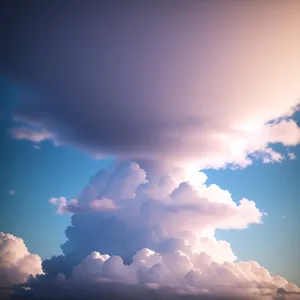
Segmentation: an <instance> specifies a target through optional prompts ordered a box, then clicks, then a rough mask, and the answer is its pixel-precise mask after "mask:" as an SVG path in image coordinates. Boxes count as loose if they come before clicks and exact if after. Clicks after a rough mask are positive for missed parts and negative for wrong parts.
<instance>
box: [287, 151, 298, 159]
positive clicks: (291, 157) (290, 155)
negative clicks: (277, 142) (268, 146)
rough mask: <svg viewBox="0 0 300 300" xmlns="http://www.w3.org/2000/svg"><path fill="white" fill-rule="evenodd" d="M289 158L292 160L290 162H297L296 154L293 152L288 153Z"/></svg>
mask: <svg viewBox="0 0 300 300" xmlns="http://www.w3.org/2000/svg"><path fill="white" fill-rule="evenodd" d="M288 156H289V159H290V160H295V159H296V154H295V153H293V152H289V153H288Z"/></svg>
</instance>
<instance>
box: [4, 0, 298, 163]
mask: <svg viewBox="0 0 300 300" xmlns="http://www.w3.org/2000/svg"><path fill="white" fill-rule="evenodd" d="M240 3H241V2H240V1H235V0H230V1H226V2H223V1H176V0H175V1H135V0H130V1H126V2H124V1H117V0H114V1H88V2H83V1H63V2H61V1H43V2H41V1H34V0H30V1H26V3H25V2H22V3H20V2H19V1H5V3H4V5H3V7H2V11H1V19H2V23H3V24H2V26H1V40H2V41H5V42H4V43H3V48H2V53H1V58H0V70H1V72H2V73H3V74H4V75H5V76H8V77H10V78H12V79H13V80H15V81H16V82H19V83H21V84H23V85H25V86H26V87H27V88H28V89H29V90H31V91H32V93H31V95H27V96H26V97H24V98H26V99H21V101H20V102H21V105H20V106H19V107H18V109H16V111H15V114H14V115H15V120H16V121H18V123H16V128H14V129H13V130H12V134H13V136H14V137H15V138H18V139H28V140H31V141H35V142H39V141H42V140H43V139H50V140H51V139H52V140H53V142H54V143H55V144H64V143H68V144H69V143H70V144H72V145H75V146H76V147H79V148H80V149H82V150H85V151H89V152H90V153H93V154H97V155H115V156H118V157H121V158H127V159H128V158H129V159H138V158H141V159H156V160H160V161H162V160H172V159H175V158H176V160H186V159H196V158H197V159H199V158H200V160H202V159H204V162H203V161H201V165H205V166H212V165H213V166H218V167H219V166H223V165H224V163H229V162H233V163H237V164H241V165H247V164H249V163H251V162H250V161H249V160H245V157H246V156H247V150H249V151H250V152H251V151H255V150H257V149H259V148H264V147H265V144H266V143H268V142H269V136H268V137H265V136H264V135H265V133H264V132H263V133H262V134H263V137H260V141H259V143H258V144H255V146H252V145H251V147H250V145H246V146H245V149H244V148H243V147H242V148H241V149H239V148H237V147H233V148H234V150H232V149H231V148H230V147H229V145H230V143H231V141H232V140H236V138H242V140H241V143H239V145H241V144H242V145H243V143H244V140H243V138H245V139H247V140H249V139H250V140H251V138H252V139H253V137H252V136H251V137H249V136H245V137H243V136H242V137H241V134H240V133H238V134H237V133H236V132H235V130H236V128H237V129H238V131H239V130H240V128H242V129H241V130H242V131H243V130H244V129H243V128H245V127H247V126H249V123H250V125H251V124H252V123H253V119H254V123H255V124H256V123H258V124H264V122H266V121H268V120H269V119H270V118H277V117H279V116H280V115H285V114H288V113H290V107H291V106H293V105H294V104H295V101H296V98H298V96H299V94H297V93H299V90H298V83H297V88H295V86H294V80H293V78H297V76H294V75H293V74H294V73H293V72H294V71H293V69H289V68H290V66H292V65H290V64H289V63H288V62H289V60H292V59H293V66H295V68H296V66H297V62H298V60H297V59H294V58H293V55H292V54H293V53H291V52H290V50H289V52H288V55H287V50H286V49H285V48H284V49H281V47H283V46H282V42H281V38H282V37H284V38H285V39H286V36H287V35H286V31H282V30H283V29H282V28H286V27H285V24H286V23H285V20H286V14H288V13H289V12H291V13H290V14H289V21H290V24H291V26H292V21H293V20H298V19H299V18H298V19H297V11H298V10H297V9H295V6H297V5H296V4H295V3H292V2H291V3H290V5H287V6H285V7H284V8H285V9H284V10H282V9H281V8H282V7H281V4H280V2H279V1H276V3H275V2H274V1H272V3H275V4H274V10H275V11H277V10H278V11H279V16H278V18H274V16H273V15H272V12H271V11H270V10H269V5H268V3H269V2H268V1H265V2H262V3H261V4H260V6H259V10H257V8H256V6H255V5H252V2H251V1H247V2H246V3H245V4H243V5H241V4H240ZM233 10H234V11H235V13H231V12H232V11H233ZM270 14H271V15H270ZM266 20H268V21H267V22H266ZM295 22H296V21H295ZM249 24H252V25H253V26H252V25H251V26H249ZM260 24H262V26H260ZM250 27H251V30H250V31H249V28H250ZM262 28H263V29H264V30H262ZM277 29H278V30H277ZM274 30H275V32H276V34H273V32H274ZM294 31H295V32H294ZM296 31H297V26H292V27H291V28H289V29H288V30H287V32H289V34H290V35H291V37H292V36H294V35H295V36H296ZM258 32H259V34H258ZM269 39H270V41H269ZM261 41H264V42H265V43H266V44H267V45H270V47H266V48H264V49H262V48H261V47H260V48H256V47H257V46H256V45H260V44H261ZM285 41H286V42H285V43H284V44H289V41H287V40H285ZM292 41H293V40H292V39H291V41H290V42H291V43H292ZM277 45H278V47H277ZM253 47H254V48H253ZM269 48H270V49H269ZM290 48H293V47H292V44H291V47H290ZM290 48H288V49H290ZM294 48H295V51H296V50H297V47H296V46H295V47H294ZM294 48H293V49H294ZM274 49H276V51H275V50H274ZM277 49H278V50H277ZM270 51H271V52H272V55H274V56H276V57H275V58H274V59H272V60H271V61H270V59H269V57H270ZM274 51H275V52H276V53H275V54H274ZM277 52H278V53H277ZM296 52H297V51H296ZM298 52H299V51H298ZM298 52H297V55H298ZM254 53H258V54H257V55H256V54H255V55H254ZM261 57H263V58H264V59H263V60H261ZM272 57H273V56H272ZM245 62H247V64H246V63H245ZM263 62H264V63H263ZM274 62H276V63H277V62H278V65H276V70H273V69H274V68H275V67H274ZM248 63H249V66H248ZM269 63H270V65H269ZM281 64H283V66H282V65H281ZM253 65H255V66H257V68H258V67H259V68H261V70H260V69H257V70H253V69H252V66H253ZM285 68H288V69H287V70H285ZM291 68H292V67H291ZM293 68H294V67H293ZM278 69H280V72H278V71H277V70H278ZM267 71H268V72H271V73H270V76H266V73H265V72H267ZM273 71H274V72H273ZM228 74H231V75H230V76H229V75H228ZM259 74H261V76H262V77H261V78H260V77H259V76H258V75H259ZM272 74H279V75H278V78H277V77H276V78H273V77H272V76H273V75H272ZM271 75H272V76H271ZM243 76H245V78H243ZM276 76H277V75H276ZM271 77H272V80H271V82H268V81H266V78H271ZM290 77H291V80H289V81H288V82H289V83H288V84H287V85H286V84H284V86H287V89H289V88H290V91H293V92H291V93H289V94H290V96H289V97H288V99H279V98H278V99H277V100H278V101H276V99H275V98H274V95H273V90H274V89H273V87H274V86H276V85H277V83H279V82H282V81H283V80H286V78H290ZM254 79H255V80H254ZM273 79H274V80H273ZM261 80H264V81H265V83H264V85H265V86H264V89H263V90H264V91H266V92H265V94H264V95H261V94H260V92H259V91H261ZM289 85H290V87H289ZM295 89H296V90H297V91H296V90H295ZM253 91H254V92H253ZM294 91H295V93H294ZM252 93H254V94H252ZM277 94H282V93H277ZM294 95H295V96H294ZM294 97H295V98H294ZM248 98H249V99H250V100H251V101H250V100H249V99H248ZM262 99H263V101H261V100H262ZM262 103H265V104H264V105H262ZM270 103H277V104H276V105H270ZM270 106H271V107H272V110H270ZM258 111H260V113H258ZM258 117H259V118H258ZM257 118H258V119H257ZM244 123H245V124H244ZM291 126H292V125H291ZM297 133H298V132H297V131H295V134H297ZM243 134H247V132H246V133H245V132H242V135H243ZM293 135H294V133H293ZM256 136H257V135H256ZM227 141H230V142H229V143H228V142H227ZM281 141H282V139H280V140H279V142H281ZM282 142H284V143H286V142H285V141H282ZM256 143H257V141H256ZM292 144H297V140H295V139H294V140H293V143H292ZM228 148H229V149H228Z"/></svg>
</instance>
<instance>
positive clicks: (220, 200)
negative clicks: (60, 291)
mask: <svg viewBox="0 0 300 300" xmlns="http://www.w3.org/2000/svg"><path fill="white" fill-rule="evenodd" d="M145 169H146V170H144V169H142V168H141V166H140V165H139V164H137V163H135V162H127V163H121V164H120V165H118V166H116V167H115V168H113V169H112V170H110V171H107V170H101V171H99V172H98V173H97V174H96V175H95V176H93V177H92V178H91V180H90V182H89V184H88V185H87V187H86V188H85V189H84V190H83V192H82V193H81V194H80V195H79V197H78V198H77V199H72V200H67V199H65V198H52V199H51V203H52V204H54V205H57V206H58V213H63V212H66V213H71V214H73V216H72V225H71V226H70V227H68V228H67V230H66V235H67V237H68V241H67V242H66V243H65V244H63V245H62V250H63V252H64V255H63V256H60V257H53V258H52V259H50V260H46V261H45V262H44V263H43V267H44V271H45V272H46V274H48V276H50V277H51V278H52V280H54V281H55V282H57V283H56V284H57V285H59V286H61V287H62V286H65V285H66V286H69V285H70V286H73V285H78V284H79V285H83V286H85V287H86V286H87V285H88V286H89V285H90V284H92V286H93V287H92V288H91V289H92V290H93V291H94V292H95V293H96V294H97V291H98V294H99V295H100V294H101V293H102V292H103V285H104V286H106V284H107V282H114V283H115V284H116V287H117V286H119V285H120V284H125V285H134V286H142V287H144V288H146V290H148V289H155V291H160V292H158V294H160V293H161V292H162V291H161V290H164V289H170V290H169V291H168V293H167V294H168V295H169V296H170V297H171V295H173V296H174V295H175V294H176V295H178V293H183V292H184V293H186V294H187V295H196V296H198V297H199V295H200V296H201V297H207V296H208V297H213V299H215V297H220V296H226V297H229V298H230V299H232V298H233V299H234V298H235V297H236V298H237V299H244V298H245V299H273V298H274V299H275V297H277V296H278V291H279V294H280V291H281V292H282V291H284V293H286V295H289V297H290V296H291V295H293V297H299V293H300V289H299V288H298V287H297V286H296V285H294V284H292V283H289V282H288V281H287V280H285V279H284V278H282V277H280V276H272V275H271V274H270V273H269V272H268V271H267V270H266V269H264V268H263V267H262V266H260V265H259V264H258V263H256V262H254V261H248V262H236V259H237V257H236V256H235V254H234V253H233V251H232V249H231V247H230V244H229V243H228V242H226V241H222V240H217V239H216V238H215V236H214V233H215V230H216V229H243V228H246V227H247V226H249V225H250V224H252V223H258V224H260V223H261V222H262V217H263V215H265V213H263V212H261V211H260V210H259V209H258V208H257V207H256V205H255V203H254V202H253V201H250V200H248V199H242V200H240V201H239V203H236V202H235V201H233V199H232V198H231V195H230V193H229V192H228V191H225V190H222V189H221V188H219V187H218V186H217V185H214V184H213V185H206V184H205V182H206V175H205V174H204V173H201V172H197V171H193V170H191V169H189V170H183V169H178V168H174V169H171V170H169V171H168V172H166V173H162V174H160V176H158V175H157V173H156V174H151V168H149V170H147V168H145ZM148 174H149V178H152V179H151V180H148ZM151 175H152V176H151ZM95 202H96V203H97V204H98V205H97V206H94V205H91V204H93V203H95ZM101 202H103V205H101ZM107 206H109V207H110V208H111V209H99V208H101V207H107ZM57 276H58V277H57ZM53 278H56V279H53ZM59 278H60V280H58V279H59ZM35 284H43V283H38V282H35ZM93 284H94V285H93ZM97 284H99V286H98V287H97ZM278 289H279V290H278ZM143 293H146V292H145V291H144V292H143ZM290 293H292V294H290ZM200 299H201V298H200ZM204 299H205V298H204Z"/></svg>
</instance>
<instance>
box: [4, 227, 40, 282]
mask: <svg viewBox="0 0 300 300" xmlns="http://www.w3.org/2000/svg"><path fill="white" fill-rule="evenodd" d="M41 264H42V260H41V258H40V257H39V256H38V255H36V254H31V253H29V252H28V250H27V248H26V246H25V244H24V242H23V240H22V239H21V238H17V237H15V236H13V235H11V234H5V233H3V232H0V287H8V286H10V285H13V284H17V283H23V282H25V281H26V280H27V278H28V276H29V275H33V276H35V275H37V274H42V265H41Z"/></svg>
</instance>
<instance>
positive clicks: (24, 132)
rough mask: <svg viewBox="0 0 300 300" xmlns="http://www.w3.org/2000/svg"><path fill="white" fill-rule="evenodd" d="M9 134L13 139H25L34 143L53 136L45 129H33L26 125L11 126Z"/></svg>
mask: <svg viewBox="0 0 300 300" xmlns="http://www.w3.org/2000/svg"><path fill="white" fill-rule="evenodd" d="M11 134H12V136H13V137H14V138H15V139H18V140H27V141H30V142H34V143H38V142H41V141H45V140H49V139H51V138H52V137H53V135H52V134H51V133H50V132H48V131H46V130H35V129H32V128H26V127H18V128H13V129H11Z"/></svg>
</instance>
